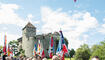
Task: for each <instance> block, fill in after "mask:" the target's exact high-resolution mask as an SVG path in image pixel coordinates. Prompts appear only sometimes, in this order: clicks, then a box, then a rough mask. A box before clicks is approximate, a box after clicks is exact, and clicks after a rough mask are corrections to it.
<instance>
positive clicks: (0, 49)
mask: <svg viewBox="0 0 105 60" xmlns="http://www.w3.org/2000/svg"><path fill="white" fill-rule="evenodd" d="M2 51H3V46H0V55H1V54H2Z"/></svg>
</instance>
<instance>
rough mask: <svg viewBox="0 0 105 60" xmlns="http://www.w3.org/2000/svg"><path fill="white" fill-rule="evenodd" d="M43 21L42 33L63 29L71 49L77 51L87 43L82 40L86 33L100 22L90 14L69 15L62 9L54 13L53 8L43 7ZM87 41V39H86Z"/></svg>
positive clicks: (77, 13)
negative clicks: (81, 37)
mask: <svg viewBox="0 0 105 60" xmlns="http://www.w3.org/2000/svg"><path fill="white" fill-rule="evenodd" d="M41 17H42V19H41V20H42V21H43V23H44V24H43V26H42V32H43V33H48V32H54V31H58V30H60V28H62V30H63V33H64V36H65V37H66V38H67V39H68V40H69V48H74V49H77V48H78V47H79V46H80V45H81V44H83V43H84V42H85V41H84V40H80V36H83V34H84V33H85V32H88V31H89V30H90V29H92V28H96V26H97V24H98V22H97V20H96V18H95V17H92V16H91V14H90V13H89V12H76V13H73V12H72V14H69V13H67V12H61V9H58V10H56V11H53V10H52V9H51V8H48V7H42V9H41ZM85 40H86V39H85Z"/></svg>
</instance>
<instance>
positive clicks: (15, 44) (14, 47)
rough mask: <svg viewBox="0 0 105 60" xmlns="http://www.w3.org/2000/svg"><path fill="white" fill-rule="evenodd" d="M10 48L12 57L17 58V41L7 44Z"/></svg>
mask: <svg viewBox="0 0 105 60" xmlns="http://www.w3.org/2000/svg"><path fill="white" fill-rule="evenodd" d="M9 45H10V47H12V49H13V52H14V55H15V56H17V55H18V52H17V51H18V50H17V49H18V41H17V40H12V41H10V42H9Z"/></svg>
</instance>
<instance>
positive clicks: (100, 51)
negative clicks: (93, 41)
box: [90, 41, 105, 60]
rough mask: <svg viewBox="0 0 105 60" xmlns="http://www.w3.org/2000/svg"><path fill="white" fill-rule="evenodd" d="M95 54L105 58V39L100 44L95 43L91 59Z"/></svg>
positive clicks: (101, 58)
mask: <svg viewBox="0 0 105 60" xmlns="http://www.w3.org/2000/svg"><path fill="white" fill-rule="evenodd" d="M94 56H98V57H99V58H100V60H105V41H102V42H100V44H99V45H94V46H93V47H92V56H91V57H90V60H91V59H92V57H94Z"/></svg>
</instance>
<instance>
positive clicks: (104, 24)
mask: <svg viewBox="0 0 105 60" xmlns="http://www.w3.org/2000/svg"><path fill="white" fill-rule="evenodd" d="M104 6H105V0H77V1H76V2H74V1H73V0H0V45H3V43H4V35H6V36H7V41H8V42H9V41H12V40H16V39H18V38H19V37H21V36H22V28H23V27H24V26H25V25H26V24H27V23H28V22H31V23H32V24H33V25H34V26H35V27H36V28H37V32H36V33H37V35H38V34H47V33H49V32H52V33H54V32H59V30H60V29H61V30H62V31H63V34H64V37H66V38H67V39H68V42H69V45H68V48H69V49H71V48H73V49H77V48H79V47H80V45H82V44H88V45H89V47H91V46H92V45H94V44H99V42H101V41H104V40H105V8H104Z"/></svg>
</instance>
